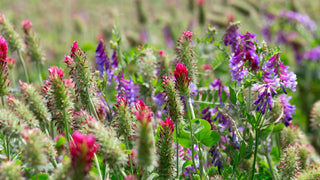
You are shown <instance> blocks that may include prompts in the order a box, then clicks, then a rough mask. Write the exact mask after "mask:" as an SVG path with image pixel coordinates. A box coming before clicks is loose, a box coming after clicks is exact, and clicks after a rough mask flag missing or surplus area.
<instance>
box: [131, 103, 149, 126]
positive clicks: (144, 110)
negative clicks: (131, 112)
mask: <svg viewBox="0 0 320 180" xmlns="http://www.w3.org/2000/svg"><path fill="white" fill-rule="evenodd" d="M134 105H135V108H136V110H137V111H136V112H135V115H136V117H137V120H138V121H140V122H141V123H142V124H144V123H149V122H151V119H152V116H153V113H152V111H151V110H150V107H149V106H146V105H145V104H144V102H143V101H142V100H141V99H139V100H137V102H135V104H134Z"/></svg>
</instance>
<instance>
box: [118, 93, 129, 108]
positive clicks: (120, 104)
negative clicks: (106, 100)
mask: <svg viewBox="0 0 320 180" xmlns="http://www.w3.org/2000/svg"><path fill="white" fill-rule="evenodd" d="M115 106H116V107H117V108H120V107H127V106H128V99H127V97H126V96H123V95H122V94H121V95H119V96H118V98H117V103H116V104H115Z"/></svg>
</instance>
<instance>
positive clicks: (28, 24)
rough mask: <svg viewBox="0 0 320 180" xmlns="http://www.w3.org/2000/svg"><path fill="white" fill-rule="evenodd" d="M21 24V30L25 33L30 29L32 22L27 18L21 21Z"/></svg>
mask: <svg viewBox="0 0 320 180" xmlns="http://www.w3.org/2000/svg"><path fill="white" fill-rule="evenodd" d="M21 25H22V29H23V31H24V32H25V33H26V34H28V32H29V31H30V29H32V23H31V21H30V20H29V19H28V20H24V21H22V23H21Z"/></svg>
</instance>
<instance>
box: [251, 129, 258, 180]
mask: <svg viewBox="0 0 320 180" xmlns="http://www.w3.org/2000/svg"><path fill="white" fill-rule="evenodd" d="M258 130H259V129H256V142H255V149H254V159H253V164H252V170H253V171H252V177H251V179H252V180H253V179H254V173H255V170H256V167H255V165H256V161H257V152H258V135H259V132H258Z"/></svg>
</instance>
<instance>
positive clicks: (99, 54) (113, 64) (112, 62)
mask: <svg viewBox="0 0 320 180" xmlns="http://www.w3.org/2000/svg"><path fill="white" fill-rule="evenodd" d="M96 59H97V61H96V63H97V68H98V70H99V71H100V76H102V75H103V73H104V72H106V73H107V81H108V84H110V83H111V81H112V78H113V77H114V70H115V69H116V68H117V67H118V57H117V53H116V51H115V50H114V51H113V55H112V57H111V59H109V58H108V53H107V51H106V50H105V45H104V44H103V42H102V41H100V42H99V44H98V46H97V48H96Z"/></svg>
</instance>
